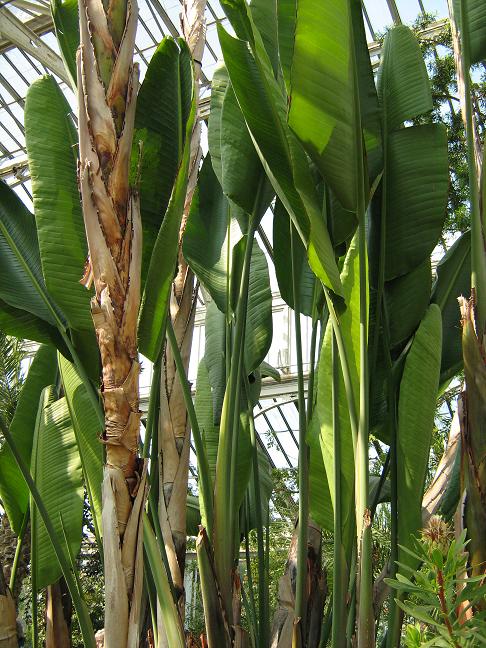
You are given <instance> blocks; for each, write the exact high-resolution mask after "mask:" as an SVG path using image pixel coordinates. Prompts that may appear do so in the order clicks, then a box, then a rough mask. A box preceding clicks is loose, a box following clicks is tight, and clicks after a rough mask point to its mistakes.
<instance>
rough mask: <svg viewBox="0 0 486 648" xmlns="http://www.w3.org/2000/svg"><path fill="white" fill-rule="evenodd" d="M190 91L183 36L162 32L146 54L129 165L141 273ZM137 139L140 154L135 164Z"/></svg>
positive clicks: (173, 171)
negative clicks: (134, 178)
mask: <svg viewBox="0 0 486 648" xmlns="http://www.w3.org/2000/svg"><path fill="white" fill-rule="evenodd" d="M192 94H193V87H192V71H191V58H190V54H189V51H188V49H187V45H185V43H183V41H182V40H181V39H177V40H174V39H173V38H170V37H166V38H164V40H163V41H162V42H161V44H160V45H159V46H158V48H157V49H156V50H155V52H154V54H153V56H152V58H151V60H150V64H149V66H148V69H147V72H146V74H145V78H144V80H143V83H142V85H141V87H140V91H139V93H138V97H137V112H136V116H135V129H136V130H135V135H134V138H133V142H134V150H133V153H132V167H133V173H134V175H138V174H140V208H141V214H142V225H143V262H142V277H144V278H145V275H146V273H147V270H148V266H149V262H150V257H151V254H152V250H153V248H154V244H155V241H156V238H157V234H158V232H159V229H160V226H161V223H162V219H163V218H164V214H165V213H166V210H167V207H168V204H169V200H170V198H171V192H172V187H173V185H174V182H175V179H176V176H177V172H178V169H179V167H180V165H181V163H182V156H183V149H184V142H185V139H186V137H187V134H188V133H187V121H188V118H189V113H190V110H191V101H192ZM189 138H190V131H189ZM140 142H141V146H142V151H141V155H142V158H141V163H140V169H138V166H139V143H140Z"/></svg>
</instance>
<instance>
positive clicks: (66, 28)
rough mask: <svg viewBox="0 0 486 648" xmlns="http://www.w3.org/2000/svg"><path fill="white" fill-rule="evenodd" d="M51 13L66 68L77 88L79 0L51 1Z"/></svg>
mask: <svg viewBox="0 0 486 648" xmlns="http://www.w3.org/2000/svg"><path fill="white" fill-rule="evenodd" d="M51 13H52V20H53V22H54V29H55V32H56V38H57V42H58V43H59V49H60V50H61V56H62V59H63V61H64V66H65V68H66V70H67V71H68V73H69V76H70V77H71V84H72V87H73V89H74V88H75V87H76V81H77V70H76V52H77V49H78V47H79V17H78V16H79V14H78V3H77V0H51Z"/></svg>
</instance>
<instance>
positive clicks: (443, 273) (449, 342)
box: [431, 231, 471, 384]
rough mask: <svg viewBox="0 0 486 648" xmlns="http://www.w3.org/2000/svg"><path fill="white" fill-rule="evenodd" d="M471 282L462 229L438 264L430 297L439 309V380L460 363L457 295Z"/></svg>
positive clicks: (467, 239) (467, 245)
mask: <svg viewBox="0 0 486 648" xmlns="http://www.w3.org/2000/svg"><path fill="white" fill-rule="evenodd" d="M470 284H471V232H470V231H467V232H465V233H464V234H463V235H462V236H461V237H460V238H459V239H458V240H457V241H456V242H455V243H454V245H452V246H451V247H450V249H449V250H447V252H446V253H445V254H444V256H443V257H442V259H441V260H440V261H439V263H438V265H437V279H436V281H435V283H434V286H433V289H432V297H431V301H432V302H433V303H434V304H437V305H438V306H439V308H440V309H441V311H442V362H441V370H440V382H441V384H442V383H444V382H446V381H447V380H450V379H451V378H452V377H453V376H454V375H455V374H456V373H457V372H458V371H459V370H460V368H461V367H462V365H463V360H462V341H461V323H460V319H461V315H460V312H459V305H458V301H457V300H458V298H459V297H460V296H461V295H467V294H469V290H470Z"/></svg>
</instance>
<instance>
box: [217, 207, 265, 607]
mask: <svg viewBox="0 0 486 648" xmlns="http://www.w3.org/2000/svg"><path fill="white" fill-rule="evenodd" d="M256 225H257V223H256V219H255V218H254V217H252V218H251V219H250V224H249V230H248V234H247V237H246V248H245V255H244V259H243V269H242V274H241V283H240V290H239V295H238V302H237V309H236V314H235V325H234V335H233V340H234V342H233V349H232V355H231V367H230V373H229V379H228V383H227V388H226V393H225V397H224V401H223V409H222V413H221V428H220V433H219V446H218V456H217V460H216V483H215V500H214V533H213V542H214V553H215V567H216V573H217V576H218V579H219V585H220V588H221V595H222V598H223V601H224V605H225V608H226V612H227V614H228V615H231V588H232V585H231V581H232V579H231V572H232V568H233V561H234V553H235V548H234V546H233V541H230V542H228V537H230V538H234V537H235V535H234V531H235V520H236V515H237V512H236V511H234V509H233V508H232V507H231V502H232V501H233V502H234V501H235V494H234V485H232V482H234V475H232V472H231V456H232V452H233V443H234V442H236V441H237V432H238V424H239V408H238V409H237V407H236V405H237V402H238V401H239V391H240V388H241V369H242V362H241V353H242V349H243V342H244V332H245V326H246V313H247V306H248V285H249V277H250V262H251V253H252V248H253V238H254V235H255V230H256ZM235 422H236V425H237V426H236V427H235ZM235 437H236V439H235ZM228 495H229V497H228Z"/></svg>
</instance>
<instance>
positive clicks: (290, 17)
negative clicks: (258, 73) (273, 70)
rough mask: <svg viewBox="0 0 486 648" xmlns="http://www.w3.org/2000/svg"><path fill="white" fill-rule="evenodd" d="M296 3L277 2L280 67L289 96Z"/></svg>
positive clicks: (287, 0)
mask: <svg viewBox="0 0 486 648" xmlns="http://www.w3.org/2000/svg"><path fill="white" fill-rule="evenodd" d="M296 1H297V0H278V2H277V18H278V29H277V31H278V49H279V54H280V65H281V67H282V76H283V78H284V81H285V86H286V88H287V94H290V73H291V68H292V58H293V53H294V43H295V39H294V34H295V21H296V12H295V4H296Z"/></svg>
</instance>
